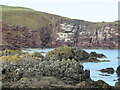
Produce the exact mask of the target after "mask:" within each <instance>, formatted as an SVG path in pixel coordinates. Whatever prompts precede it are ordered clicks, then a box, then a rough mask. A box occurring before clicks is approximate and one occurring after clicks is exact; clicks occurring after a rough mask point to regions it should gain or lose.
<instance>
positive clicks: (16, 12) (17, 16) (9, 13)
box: [1, 5, 90, 29]
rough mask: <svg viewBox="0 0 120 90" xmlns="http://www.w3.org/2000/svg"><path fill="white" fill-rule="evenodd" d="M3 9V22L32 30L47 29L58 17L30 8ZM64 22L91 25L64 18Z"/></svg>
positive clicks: (9, 7)
mask: <svg viewBox="0 0 120 90" xmlns="http://www.w3.org/2000/svg"><path fill="white" fill-rule="evenodd" d="M1 7H2V21H3V23H6V24H11V25H18V26H27V27H29V28H31V29H38V28H42V27H46V26H47V25H48V24H51V23H54V20H55V19H56V18H57V17H60V16H58V15H53V14H48V13H45V12H40V11H35V10H33V9H29V8H23V7H11V6H5V5H1ZM62 19H63V22H67V23H74V24H79V23H82V24H90V22H86V21H83V20H76V19H70V18H66V17H62Z"/></svg>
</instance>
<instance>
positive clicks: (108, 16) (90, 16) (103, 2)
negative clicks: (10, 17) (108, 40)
mask: <svg viewBox="0 0 120 90" xmlns="http://www.w3.org/2000/svg"><path fill="white" fill-rule="evenodd" d="M118 1H119V0H1V1H0V4H2V5H9V6H22V7H28V8H32V9H35V10H38V11H43V12H48V13H52V14H57V15H61V16H65V17H69V18H74V19H82V20H86V21H93V22H100V21H115V20H118Z"/></svg>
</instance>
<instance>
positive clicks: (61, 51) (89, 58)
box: [46, 47, 109, 62]
mask: <svg viewBox="0 0 120 90" xmlns="http://www.w3.org/2000/svg"><path fill="white" fill-rule="evenodd" d="M94 53H95V52H94ZM46 57H47V58H48V59H50V60H53V61H54V60H57V59H58V60H60V61H62V59H70V60H72V59H73V60H76V61H79V62H108V61H109V60H98V59H97V58H98V57H99V58H100V57H101V58H102V57H106V56H105V55H103V54H98V53H95V55H93V54H92V53H87V52H86V51H84V50H81V49H80V48H70V47H59V48H57V49H54V50H53V51H50V52H48V53H47V54H46Z"/></svg>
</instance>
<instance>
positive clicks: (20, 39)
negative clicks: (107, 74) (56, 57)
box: [2, 6, 119, 48]
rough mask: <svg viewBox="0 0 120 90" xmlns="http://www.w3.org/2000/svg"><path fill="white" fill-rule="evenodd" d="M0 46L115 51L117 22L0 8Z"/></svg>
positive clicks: (16, 8) (116, 45) (117, 35)
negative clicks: (0, 17)
mask: <svg viewBox="0 0 120 90" xmlns="http://www.w3.org/2000/svg"><path fill="white" fill-rule="evenodd" d="M2 12H3V13H2V14H3V18H2V23H3V24H2V42H3V44H4V45H11V46H12V45H14V46H18V47H27V48H28V47H29V48H30V47H58V46H65V45H67V46H77V47H81V48H117V47H118V37H119V33H118V23H117V22H99V23H93V22H87V21H83V20H76V19H69V18H65V17H61V16H57V15H52V14H48V13H43V12H38V11H35V10H31V9H26V8H20V7H19V8H18V7H8V6H3V11H2Z"/></svg>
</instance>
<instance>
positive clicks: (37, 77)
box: [0, 47, 114, 89]
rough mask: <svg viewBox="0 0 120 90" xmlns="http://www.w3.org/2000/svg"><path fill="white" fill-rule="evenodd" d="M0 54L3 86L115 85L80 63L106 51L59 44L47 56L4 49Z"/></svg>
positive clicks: (78, 86) (75, 86)
mask: <svg viewBox="0 0 120 90" xmlns="http://www.w3.org/2000/svg"><path fill="white" fill-rule="evenodd" d="M71 51H72V53H71V54H70V52H71ZM72 54H74V56H73V55H72ZM0 55H1V56H0V62H2V83H3V88H74V89H75V88H78V89H79V88H114V87H112V86H110V85H109V84H107V83H106V82H104V81H102V80H98V81H93V80H92V79H91V78H90V70H84V67H83V66H82V65H81V64H80V61H81V60H83V61H84V60H85V59H86V60H87V59H88V58H89V57H94V58H95V56H94V55H97V56H96V58H97V57H98V56H99V57H100V56H101V58H102V57H105V55H103V54H97V53H95V52H94V53H90V54H88V53H87V52H85V51H83V50H81V49H79V48H69V47H60V48H58V49H54V50H53V51H50V52H48V53H47V55H46V56H42V55H41V53H39V52H34V53H32V54H29V53H27V52H22V51H19V50H5V51H3V52H1V54H0ZM71 55H72V58H71ZM78 56H79V57H78ZM86 60H85V61H86ZM89 61H91V60H88V62H89Z"/></svg>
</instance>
